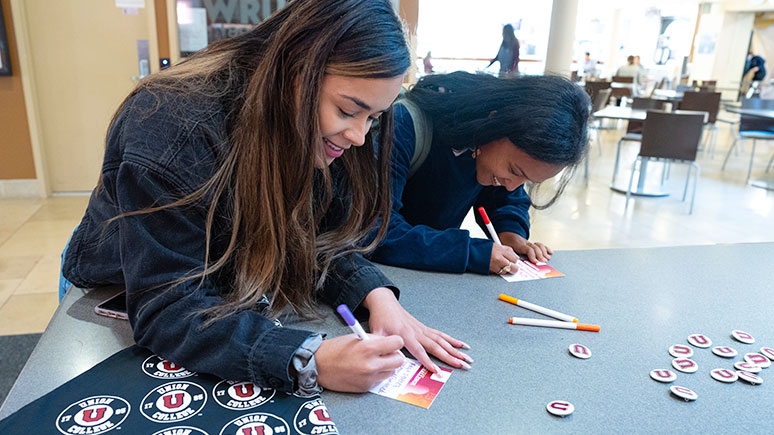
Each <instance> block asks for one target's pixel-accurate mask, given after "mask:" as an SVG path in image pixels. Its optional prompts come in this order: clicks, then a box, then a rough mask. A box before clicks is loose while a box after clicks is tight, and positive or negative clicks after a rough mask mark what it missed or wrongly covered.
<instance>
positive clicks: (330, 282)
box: [318, 254, 400, 314]
mask: <svg viewBox="0 0 774 435" xmlns="http://www.w3.org/2000/svg"><path fill="white" fill-rule="evenodd" d="M328 276H329V277H328V279H326V281H325V283H324V284H323V288H322V289H321V291H320V292H319V293H318V297H319V299H320V301H321V302H324V303H325V304H327V305H330V306H331V307H338V306H339V305H341V304H345V305H347V306H348V307H349V308H350V309H352V311H353V312H356V313H357V314H365V311H364V310H363V309H359V310H358V309H357V308H358V307H360V304H361V303H362V302H363V299H365V297H366V296H367V295H368V293H370V292H371V290H373V289H375V288H377V287H387V288H389V289H391V290H392V291H393V293H394V294H395V297H396V298H398V297H399V296H400V292H399V290H398V288H397V287H395V285H394V284H393V283H392V281H390V280H389V279H388V278H387V277H386V276H385V275H384V273H382V271H381V270H379V268H378V267H377V266H376V265H375V264H373V263H371V262H370V261H368V260H366V259H365V258H364V257H363V256H362V255H361V254H348V255H345V256H343V257H341V258H338V259H337V260H336V261H335V262H334V264H333V267H332V270H331V273H329V275H328Z"/></svg>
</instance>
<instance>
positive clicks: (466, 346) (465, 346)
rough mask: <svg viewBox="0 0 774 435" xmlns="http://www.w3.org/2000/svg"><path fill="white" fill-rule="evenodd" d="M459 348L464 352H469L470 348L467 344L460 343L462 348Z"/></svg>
mask: <svg viewBox="0 0 774 435" xmlns="http://www.w3.org/2000/svg"><path fill="white" fill-rule="evenodd" d="M460 348H462V349H465V350H470V346H469V345H468V344H467V343H462V346H460Z"/></svg>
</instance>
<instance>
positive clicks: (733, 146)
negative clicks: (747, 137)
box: [720, 137, 739, 171]
mask: <svg viewBox="0 0 774 435" xmlns="http://www.w3.org/2000/svg"><path fill="white" fill-rule="evenodd" d="M738 139H739V138H736V137H735V138H734V141H733V142H731V147H730V148H729V149H728V152H727V153H726V158H724V159H723V165H722V166H721V167H720V170H721V171H725V170H726V163H728V158H729V157H730V156H731V152H732V151H734V149H736V141H737V140H738Z"/></svg>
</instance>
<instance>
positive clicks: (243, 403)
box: [212, 381, 275, 411]
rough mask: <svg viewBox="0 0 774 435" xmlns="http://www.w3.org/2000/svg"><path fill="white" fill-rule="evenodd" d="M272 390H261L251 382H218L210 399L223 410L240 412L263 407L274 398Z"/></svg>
mask: <svg viewBox="0 0 774 435" xmlns="http://www.w3.org/2000/svg"><path fill="white" fill-rule="evenodd" d="M274 393H275V390H274V389H273V388H261V387H258V386H257V385H255V384H253V383H252V382H236V381H220V382H218V383H217V384H216V385H215V388H213V389H212V397H214V398H215V401H216V402H218V404H219V405H220V406H222V407H224V408H227V409H233V410H236V411H241V410H244V409H250V408H255V407H258V406H261V405H263V404H264V403H266V402H268V401H269V400H271V398H272V397H274Z"/></svg>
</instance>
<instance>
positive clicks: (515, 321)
mask: <svg viewBox="0 0 774 435" xmlns="http://www.w3.org/2000/svg"><path fill="white" fill-rule="evenodd" d="M508 323H510V324H511V325H523V326H542V327H545V328H560V329H577V330H578V331H591V332H599V329H600V328H599V325H591V324H585V323H575V322H562V321H560V320H542V319H529V318H525V317H511V318H510V319H508Z"/></svg>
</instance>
